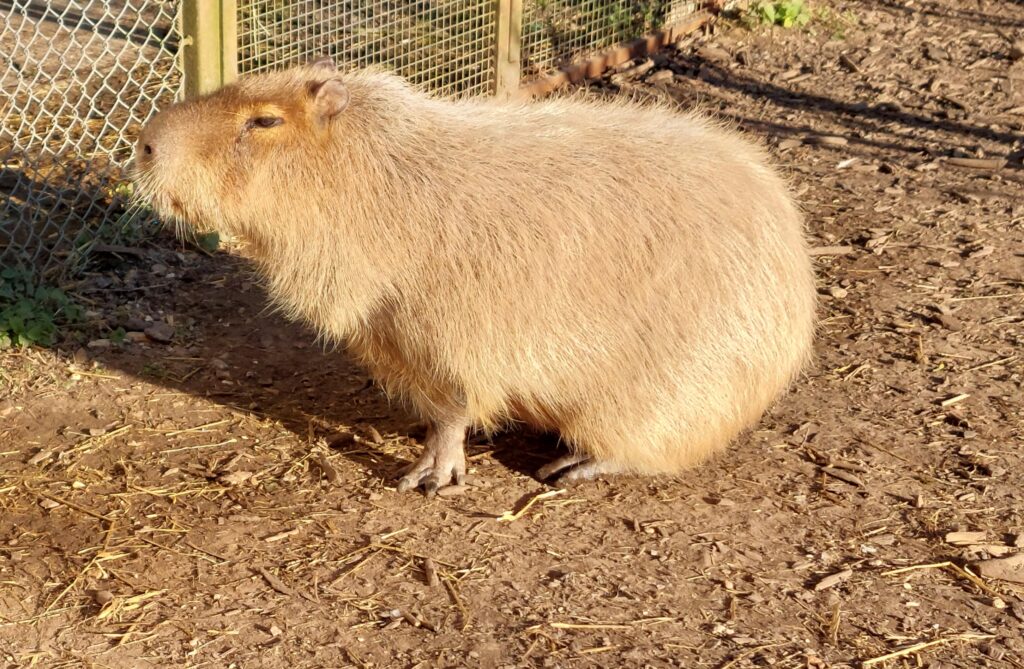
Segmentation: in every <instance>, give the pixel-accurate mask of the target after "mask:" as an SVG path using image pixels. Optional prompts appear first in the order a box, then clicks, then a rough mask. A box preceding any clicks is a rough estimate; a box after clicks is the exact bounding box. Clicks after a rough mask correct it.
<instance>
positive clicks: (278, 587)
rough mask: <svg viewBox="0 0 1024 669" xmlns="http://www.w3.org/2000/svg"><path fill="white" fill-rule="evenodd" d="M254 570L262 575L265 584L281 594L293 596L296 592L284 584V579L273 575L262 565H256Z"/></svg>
mask: <svg viewBox="0 0 1024 669" xmlns="http://www.w3.org/2000/svg"><path fill="white" fill-rule="evenodd" d="M256 572H257V573H258V574H259V575H260V576H262V577H263V579H264V580H265V581H266V582H267V585H269V586H270V587H271V588H272V589H273V590H275V591H277V592H279V593H281V594H282V595H288V596H289V597H294V596H295V594H296V593H295V591H294V590H292V589H291V588H289V587H288V586H287V585H285V584H284V581H282V580H281V579H279V578H278V577H276V576H274V575H273V574H271V573H270V572H269V571H267V570H266V569H264V568H263V567H256Z"/></svg>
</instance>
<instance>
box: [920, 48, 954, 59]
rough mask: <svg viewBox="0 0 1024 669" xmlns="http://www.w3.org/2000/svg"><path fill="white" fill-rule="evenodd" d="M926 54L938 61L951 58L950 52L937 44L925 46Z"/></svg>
mask: <svg viewBox="0 0 1024 669" xmlns="http://www.w3.org/2000/svg"><path fill="white" fill-rule="evenodd" d="M924 55H925V57H927V58H928V59H930V60H934V61H936V62H938V61H943V60H949V53H947V52H946V50H945V49H943V48H942V47H941V46H938V45H936V44H926V45H925V47H924Z"/></svg>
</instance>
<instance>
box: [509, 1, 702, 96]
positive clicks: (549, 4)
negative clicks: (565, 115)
mask: <svg viewBox="0 0 1024 669" xmlns="http://www.w3.org/2000/svg"><path fill="white" fill-rule="evenodd" d="M699 5H700V3H699V2H698V1H697V0H525V2H524V3H523V24H522V25H523V34H522V42H521V51H520V54H521V63H522V78H523V80H524V81H529V80H530V79H533V78H536V77H539V76H543V75H544V74H545V73H547V72H549V71H551V70H553V69H555V68H558V67H562V66H565V65H568V64H569V63H572V62H573V61H576V60H578V59H580V58H584V57H586V56H587V55H589V54H591V53H593V52H595V51H600V50H601V49H605V48H608V47H610V46H614V45H616V44H619V43H620V42H625V41H628V40H631V39H635V38H637V37H640V36H643V35H645V34H647V33H649V32H651V31H653V30H657V29H658V28H661V27H662V26H667V25H672V24H675V23H681V22H682V21H683V20H684V19H685V18H686V17H687V16H688V15H690V14H692V13H693V12H695V11H696V10H697V9H698V7H699Z"/></svg>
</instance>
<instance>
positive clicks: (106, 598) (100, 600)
mask: <svg viewBox="0 0 1024 669" xmlns="http://www.w3.org/2000/svg"><path fill="white" fill-rule="evenodd" d="M92 599H93V601H94V602H96V603H97V604H99V605H100V606H104V605H106V604H109V603H110V602H112V601H114V593H112V592H111V591H109V590H93V591H92Z"/></svg>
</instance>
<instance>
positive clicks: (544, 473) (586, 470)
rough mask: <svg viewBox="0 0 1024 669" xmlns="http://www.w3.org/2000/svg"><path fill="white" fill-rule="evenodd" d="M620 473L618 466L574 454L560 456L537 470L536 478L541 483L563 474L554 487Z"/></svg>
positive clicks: (620, 469) (620, 468)
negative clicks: (560, 473)
mask: <svg viewBox="0 0 1024 669" xmlns="http://www.w3.org/2000/svg"><path fill="white" fill-rule="evenodd" d="M621 471H622V467H621V466H620V465H617V464H614V463H611V462H602V461H599V460H594V459H593V458H591V457H590V456H587V455H583V454H580V453H574V454H570V455H565V456H562V457H560V458H558V459H557V460H554V461H552V462H549V463H548V464H546V465H544V466H543V467H541V468H540V469H538V470H537V478H539V479H541V480H542V481H543V480H546V479H549V478H551V477H552V476H554V475H555V474H558V473H559V472H564V473H563V474H562V475H561V476H559V477H558V479H557V480H556V481H555V485H558V486H571V485H575V484H577V483H580V482H582V481H590V480H593V479H595V478H597V477H598V476H601V475H602V474H618V473H620V472H621Z"/></svg>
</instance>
